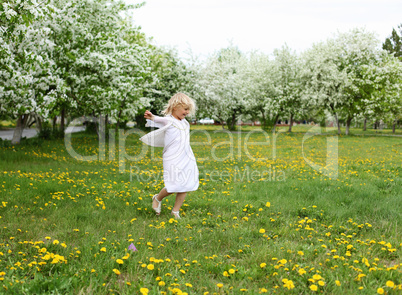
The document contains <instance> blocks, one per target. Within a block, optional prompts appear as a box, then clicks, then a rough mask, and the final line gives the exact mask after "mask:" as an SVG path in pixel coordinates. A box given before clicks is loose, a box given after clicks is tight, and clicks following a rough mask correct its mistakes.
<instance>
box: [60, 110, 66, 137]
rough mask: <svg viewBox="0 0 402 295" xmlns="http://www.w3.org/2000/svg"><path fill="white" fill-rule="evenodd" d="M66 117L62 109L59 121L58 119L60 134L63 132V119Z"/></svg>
mask: <svg viewBox="0 0 402 295" xmlns="http://www.w3.org/2000/svg"><path fill="white" fill-rule="evenodd" d="M65 117H66V111H65V109H64V108H62V109H61V119H60V132H64V119H65Z"/></svg>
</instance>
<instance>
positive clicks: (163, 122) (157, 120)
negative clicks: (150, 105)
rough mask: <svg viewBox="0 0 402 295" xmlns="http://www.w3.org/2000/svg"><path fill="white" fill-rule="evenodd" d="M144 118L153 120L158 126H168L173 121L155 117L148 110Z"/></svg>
mask: <svg viewBox="0 0 402 295" xmlns="http://www.w3.org/2000/svg"><path fill="white" fill-rule="evenodd" d="M144 118H145V119H148V120H152V121H154V122H155V123H158V124H161V125H167V124H169V123H171V121H170V120H169V119H168V118H166V117H159V116H155V115H153V114H152V113H151V112H150V111H148V110H147V111H145V113H144Z"/></svg>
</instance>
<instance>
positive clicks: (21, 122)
mask: <svg viewBox="0 0 402 295" xmlns="http://www.w3.org/2000/svg"><path fill="white" fill-rule="evenodd" d="M28 117H29V115H27V114H25V115H19V116H18V119H17V127H16V128H15V130H14V134H13V139H12V140H11V144H20V143H21V138H22V132H23V131H24V128H25V125H26V123H27V121H28Z"/></svg>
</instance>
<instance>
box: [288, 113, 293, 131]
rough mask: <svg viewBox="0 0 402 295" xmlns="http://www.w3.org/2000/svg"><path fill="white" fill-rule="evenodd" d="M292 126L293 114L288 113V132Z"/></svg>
mask: <svg viewBox="0 0 402 295" xmlns="http://www.w3.org/2000/svg"><path fill="white" fill-rule="evenodd" d="M292 126H293V114H292V113H291V114H290V118H289V130H288V132H292Z"/></svg>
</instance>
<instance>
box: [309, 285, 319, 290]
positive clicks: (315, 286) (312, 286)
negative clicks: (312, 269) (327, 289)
mask: <svg viewBox="0 0 402 295" xmlns="http://www.w3.org/2000/svg"><path fill="white" fill-rule="evenodd" d="M310 290H311V291H317V290H318V287H317V285H311V286H310Z"/></svg>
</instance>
